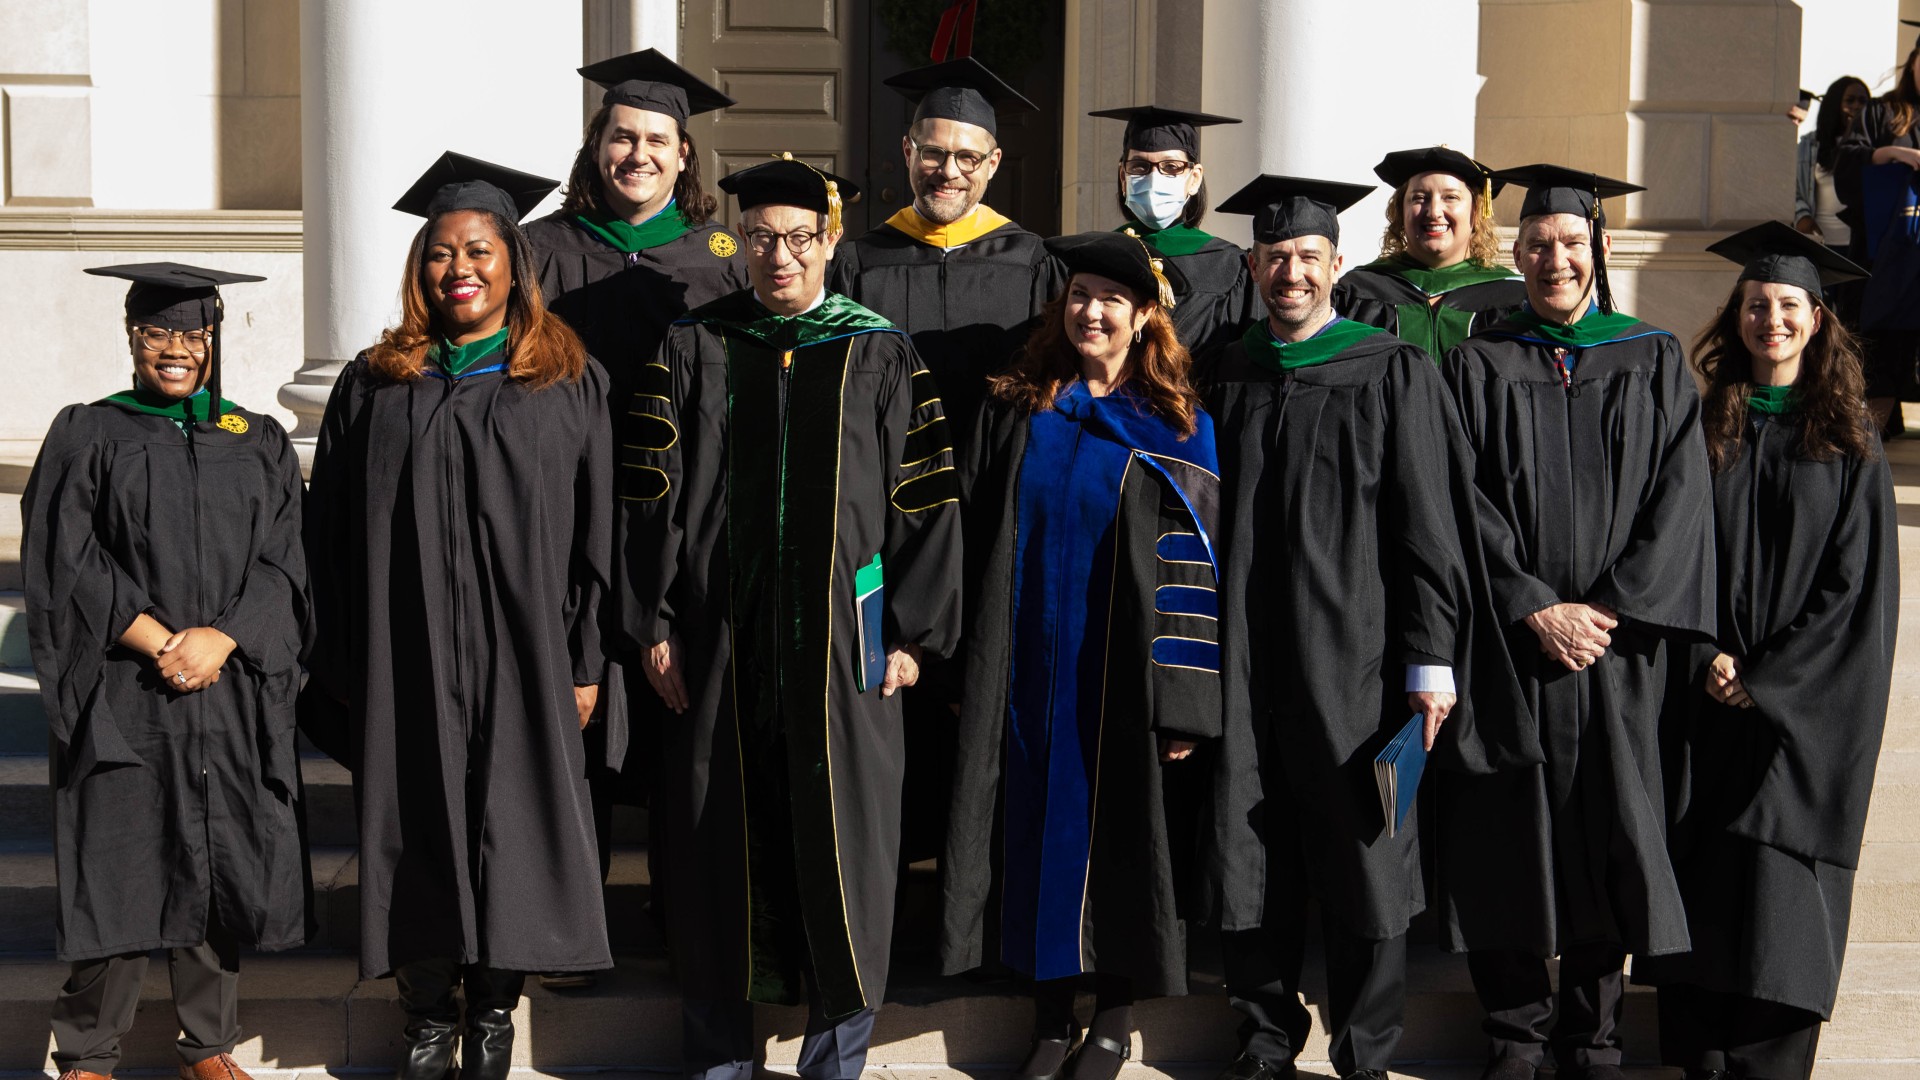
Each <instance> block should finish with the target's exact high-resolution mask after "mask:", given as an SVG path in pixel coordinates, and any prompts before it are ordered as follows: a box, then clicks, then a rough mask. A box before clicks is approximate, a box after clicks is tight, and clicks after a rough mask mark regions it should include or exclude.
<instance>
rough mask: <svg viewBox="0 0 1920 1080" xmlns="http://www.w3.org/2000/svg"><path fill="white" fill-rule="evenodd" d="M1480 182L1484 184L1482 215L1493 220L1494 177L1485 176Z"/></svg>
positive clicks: (1481, 195)
mask: <svg viewBox="0 0 1920 1080" xmlns="http://www.w3.org/2000/svg"><path fill="white" fill-rule="evenodd" d="M1480 182H1481V184H1482V185H1483V186H1482V187H1481V189H1480V216H1481V217H1483V218H1486V219H1487V220H1488V221H1492V220H1493V177H1491V176H1488V177H1484V178H1483V179H1482V180H1481V181H1480Z"/></svg>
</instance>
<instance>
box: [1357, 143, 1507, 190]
mask: <svg viewBox="0 0 1920 1080" xmlns="http://www.w3.org/2000/svg"><path fill="white" fill-rule="evenodd" d="M1433 172H1437V173H1446V174H1447V175H1448V176H1457V177H1459V178H1460V180H1461V181H1462V182H1464V183H1465V184H1466V185H1467V186H1468V187H1471V188H1473V189H1475V190H1477V191H1485V192H1486V193H1487V194H1488V196H1493V195H1498V194H1500V192H1501V190H1502V189H1504V188H1505V187H1506V186H1507V184H1506V181H1504V180H1500V181H1496V180H1495V179H1494V178H1493V170H1492V169H1489V168H1487V167H1486V166H1485V165H1482V164H1480V163H1479V162H1477V161H1475V160H1473V159H1472V158H1470V157H1468V156H1467V155H1465V154H1463V153H1461V152H1460V151H1458V150H1455V149H1453V148H1451V147H1447V146H1427V147H1422V148H1420V149H1418V150H1395V151H1394V152H1393V153H1391V154H1388V155H1387V156H1386V157H1383V158H1381V159H1380V164H1378V165H1375V166H1374V167H1373V175H1375V176H1377V177H1379V178H1380V179H1381V180H1383V181H1385V182H1386V183H1387V184H1389V185H1391V186H1392V187H1395V188H1400V187H1405V186H1406V184H1407V182H1408V181H1410V180H1412V179H1413V178H1414V177H1416V176H1419V175H1421V174H1422V173H1433Z"/></svg>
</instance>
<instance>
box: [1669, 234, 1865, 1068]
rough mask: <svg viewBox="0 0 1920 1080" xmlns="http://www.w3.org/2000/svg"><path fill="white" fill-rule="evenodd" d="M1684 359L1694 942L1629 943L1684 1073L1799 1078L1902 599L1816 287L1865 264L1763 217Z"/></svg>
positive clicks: (1832, 329)
mask: <svg viewBox="0 0 1920 1080" xmlns="http://www.w3.org/2000/svg"><path fill="white" fill-rule="evenodd" d="M1707 250H1709V251H1712V252H1715V253H1717V254H1719V255H1721V256H1723V257H1725V258H1727V259H1730V260H1732V261H1733V262H1736V263H1739V264H1741V267H1742V268H1741V271H1740V278H1739V280H1738V281H1736V282H1735V283H1734V286H1733V292H1732V293H1731V294H1730V295H1729V296H1728V297H1727V302H1726V306H1725V307H1723V308H1722V309H1721V311H1720V314H1719V316H1718V317H1717V318H1715V319H1714V321H1713V322H1712V323H1711V324H1710V325H1709V326H1708V327H1707V328H1706V329H1705V330H1704V331H1702V333H1701V334H1700V338H1699V341H1698V343H1697V344H1696V345H1695V346H1694V362H1695V364H1696V365H1697V366H1698V367H1699V369H1700V373H1701V375H1703V376H1704V377H1705V378H1706V379H1707V381H1708V387H1707V391H1706V399H1705V402H1704V405H1703V407H1702V426H1703V427H1704V428H1705V430H1706V442H1707V453H1708V456H1709V458H1710V459H1711V461H1712V462H1713V503H1714V511H1715V534H1716V536H1717V538H1718V544H1717V546H1718V554H1719V558H1718V565H1719V633H1718V636H1717V638H1716V640H1715V642H1714V643H1713V644H1711V645H1701V646H1698V647H1697V648H1696V649H1695V657H1694V662H1693V664H1692V666H1691V671H1690V673H1691V675H1692V678H1693V679H1694V680H1695V687H1696V689H1695V692H1694V695H1693V708H1692V709H1691V710H1690V714H1691V719H1690V722H1689V723H1688V724H1686V725H1685V729H1684V741H1685V747H1686V752H1685V755H1684V762H1685V765H1684V773H1683V774H1682V775H1681V776H1679V777H1670V778H1669V781H1668V784H1669V787H1670V788H1671V789H1672V790H1675V791H1678V792H1682V793H1684V794H1683V796H1682V797H1681V799H1680V800H1679V802H1678V805H1677V806H1676V808H1675V810H1674V811H1673V816H1674V821H1673V825H1672V839H1671V848H1672V851H1673V860H1674V867H1675V870H1676V872H1677V873H1678V875H1679V879H1680V895H1681V897H1682V899H1684V900H1685V901H1686V908H1687V924H1688V927H1689V929H1690V932H1691V936H1692V941H1693V947H1692V948H1691V949H1690V950H1688V951H1687V952H1684V953H1678V954H1673V955H1668V956H1649V957H1635V958H1634V964H1633V979H1634V981H1635V982H1637V983H1647V984H1652V985H1657V986H1658V987H1659V988H1660V1001H1659V1005H1660V1046H1661V1058H1662V1059H1663V1060H1664V1061H1665V1062H1666V1063H1667V1064H1669V1065H1677V1066H1680V1067H1681V1068H1683V1069H1685V1070H1686V1077H1687V1080H1746V1078H1749V1077H1751V1078H1755V1080H1758V1078H1765V1080H1806V1078H1807V1077H1808V1076H1810V1075H1811V1074H1812V1071H1813V1058H1814V1050H1815V1048H1816V1047H1817V1046H1818V1044H1819V1040H1820V1026H1821V1022H1822V1021H1824V1020H1826V1019H1828V1018H1829V1017H1831V1016H1832V1014H1833V1004H1834V999H1835V997H1836V995H1837V994H1838V991H1839V985H1840V970H1841V964H1842V961H1843V960H1844V959H1845V956H1846V949H1847V920H1848V915H1849V911H1850V908H1851V902H1852V898H1853V881H1854V873H1855V870H1856V869H1857V868H1858V866H1859V864H1860V843H1861V837H1862V835H1863V834H1864V832H1865V829H1866V821H1867V800H1868V797H1869V795H1870V794H1871V792H1872V791H1873V776H1874V767H1875V764H1876V763H1877V762H1878V760H1879V755H1880V740H1881V733H1882V731H1883V730H1884V729H1885V727H1886V722H1887V694H1888V691H1889V690H1890V689H1891V686H1892V680H1893V663H1894V638H1895V632H1896V628H1897V624H1898V622H1899V610H1900V546H1899V540H1898V537H1897V536H1896V531H1895V530H1896V524H1897V518H1898V515H1897V513H1896V509H1895V506H1894V495H1893V479H1892V476H1891V474H1890V471H1889V469H1888V467H1887V459H1886V456H1885V455H1884V454H1882V453H1881V451H1880V446H1879V440H1877V439H1876V438H1875V437H1874V431H1873V428H1872V427H1871V426H1870V425H1869V424H1868V422H1867V416H1866V406H1865V403H1864V401H1863V399H1862V397H1861V394H1860V384H1861V374H1860V358H1859V355H1858V353H1857V352H1856V351H1855V349H1854V345H1853V342H1852V340H1851V338H1852V335H1851V334H1849V333H1848V331H1847V328H1846V327H1845V326H1844V325H1843V324H1842V323H1841V322H1840V320H1839V319H1837V318H1835V317H1834V313H1833V310H1832V309H1831V308H1829V307H1828V306H1827V305H1826V304H1825V303H1824V302H1822V301H1821V299H1820V294H1821V291H1822V289H1823V287H1826V286H1830V285H1831V284H1833V283H1834V282H1835V281H1836V280H1839V279H1844V278H1847V277H1857V276H1859V275H1862V274H1864V273H1865V271H1864V270H1862V269H1861V268H1860V267H1858V266H1855V265H1854V264H1853V263H1850V262H1848V261H1847V260H1846V259H1844V258H1842V257H1840V256H1839V255H1836V254H1834V253H1833V252H1832V251H1830V250H1828V249H1827V248H1825V247H1823V246H1821V245H1820V244H1819V243H1818V242H1816V241H1814V240H1813V239H1811V238H1809V237H1807V236H1805V235H1803V234H1801V233H1796V232H1795V231H1793V230H1792V229H1790V228H1788V227H1787V226H1786V225H1783V224H1781V223H1779V222H1777V221H1770V222H1766V223H1765V224H1762V225H1757V226H1755V227H1753V228H1751V229H1747V230H1745V231H1743V232H1740V233H1737V234H1735V235H1733V236H1730V237H1728V238H1726V239H1725V240H1722V241H1720V242H1719V243H1717V244H1714V245H1713V246H1712V247H1709V248H1708V249H1707Z"/></svg>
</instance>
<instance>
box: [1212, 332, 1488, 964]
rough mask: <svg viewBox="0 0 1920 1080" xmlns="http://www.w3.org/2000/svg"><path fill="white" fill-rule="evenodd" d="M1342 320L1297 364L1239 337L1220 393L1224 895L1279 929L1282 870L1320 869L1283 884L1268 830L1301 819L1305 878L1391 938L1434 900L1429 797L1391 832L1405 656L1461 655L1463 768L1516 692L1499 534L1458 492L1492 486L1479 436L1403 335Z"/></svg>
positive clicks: (1438, 751) (1275, 833) (1224, 916)
mask: <svg viewBox="0 0 1920 1080" xmlns="http://www.w3.org/2000/svg"><path fill="white" fill-rule="evenodd" d="M1325 332H1329V333H1334V332H1337V333H1341V334H1345V335H1353V336H1352V338H1351V340H1350V341H1349V342H1348V343H1347V344H1345V346H1344V347H1343V348H1340V350H1339V351H1338V352H1336V353H1335V354H1334V355H1333V356H1332V357H1331V358H1330V359H1327V360H1325V361H1324V362H1322V363H1318V364H1314V365H1309V366H1302V367H1297V368H1294V369H1293V370H1291V371H1287V372H1285V373H1282V372H1280V371H1276V370H1274V369H1273V368H1271V367H1268V366H1266V365H1263V364H1261V363H1258V362H1256V360H1255V359H1254V355H1253V354H1252V353H1251V352H1250V349H1249V345H1248V343H1247V342H1246V341H1244V340H1243V341H1241V342H1236V343H1235V344H1233V345H1231V346H1229V347H1228V348H1227V350H1226V351H1225V352H1224V353H1222V354H1221V357H1220V361H1219V363H1218V364H1217V365H1215V366H1214V368H1213V369H1212V371H1211V372H1210V375H1209V379H1208V385H1207V386H1206V387H1205V388H1204V389H1203V391H1202V392H1203V394H1204V396H1205V399H1206V403H1207V411H1208V413H1210V414H1211V415H1212V416H1213V418H1214V423H1215V425H1216V430H1217V431H1218V432H1219V443H1220V469H1221V472H1220V475H1221V483H1222V511H1221V533H1222V535H1223V536H1224V537H1225V540H1224V543H1223V547H1224V559H1223V563H1222V573H1221V585H1220V594H1221V597H1222V602H1221V618H1222V620H1223V626H1222V629H1221V637H1222V659H1223V662H1224V664H1225V666H1224V668H1223V675H1224V678H1223V693H1224V697H1225V709H1226V726H1225V738H1224V741H1223V744H1222V750H1221V754H1220V768H1219V769H1218V771H1217V774H1216V775H1217V780H1216V792H1215V799H1214V803H1215V812H1214V816H1215V824H1214V829H1215V832H1214V837H1213V840H1212V850H1211V851H1210V859H1211V862H1212V864H1213V870H1212V873H1213V875H1214V878H1215V880H1217V881H1218V882H1219V885H1218V887H1219V889H1220V895H1219V897H1218V898H1217V899H1216V900H1210V903H1211V904H1214V905H1217V907H1218V909H1219V910H1218V912H1217V914H1218V916H1219V918H1220V919H1221V920H1222V928H1223V929H1226V930H1248V929H1254V928H1256V927H1258V926H1260V925H1261V922H1262V920H1263V918H1264V917H1265V907H1266V899H1265V894H1266V890H1267V889H1268V888H1270V887H1274V888H1298V887H1302V886H1301V885H1299V884H1295V883H1291V882H1281V881H1275V882H1273V883H1272V884H1271V885H1270V884H1269V880H1268V873H1267V868H1266V863H1267V860H1268V856H1267V853H1266V846H1267V845H1268V844H1269V843H1281V842H1288V843H1290V842H1293V840H1292V839H1291V838H1293V837H1295V836H1297V837H1299V842H1300V843H1301V844H1302V845H1303V855H1304V858H1305V860H1306V865H1307V866H1308V868H1309V878H1310V880H1309V881H1307V882H1305V883H1304V887H1307V888H1310V889H1311V890H1312V891H1313V892H1314V893H1315V894H1316V895H1317V896H1318V897H1319V899H1320V901H1321V905H1322V907H1323V909H1324V910H1326V911H1328V912H1330V913H1331V914H1332V917H1334V918H1336V919H1339V920H1340V921H1342V922H1344V923H1345V925H1346V927H1347V929H1348V930H1350V931H1351V932H1352V933H1353V934H1354V935H1356V936H1359V937H1364V938H1369V939H1373V940H1384V939H1386V938H1389V937H1393V936H1395V935H1398V934H1400V933H1402V932H1404V931H1405V930H1406V928H1407V924H1408V922H1409V920H1411V919H1412V918H1413V916H1414V915H1416V914H1418V913H1419V912H1420V911H1421V910H1422V909H1423V908H1424V907H1425V890H1424V887H1423V884H1422V875H1421V864H1420V850H1419V839H1418V837H1419V832H1420V830H1419V829H1418V828H1417V827H1416V818H1415V816H1413V815H1417V814H1418V810H1417V809H1416V810H1414V811H1412V812H1411V815H1410V816H1409V817H1408V819H1407V822H1406V824H1405V825H1404V826H1403V827H1402V828H1401V829H1400V830H1399V831H1398V833H1397V835H1396V836H1395V837H1393V838H1392V839H1389V838H1388V837H1387V836H1386V830H1385V819H1384V818H1383V817H1382V814H1381V810H1380V798H1379V793H1378V788H1377V786H1376V783H1375V780H1374V774H1373V759H1374V757H1375V756H1377V755H1378V753H1379V752H1380V751H1381V750H1382V749H1383V748H1384V747H1385V746H1386V744H1387V742H1388V741H1389V740H1390V739H1391V738H1392V737H1393V735H1394V734H1395V733H1397V732H1398V731H1399V730H1400V728H1401V727H1402V726H1403V725H1405V724H1406V723H1407V721H1408V719H1409V717H1410V716H1412V710H1411V709H1410V708H1409V707H1408V704H1407V691H1406V665H1407V664H1409V663H1417V664H1429V665H1448V666H1451V667H1452V669H1453V673H1454V679H1455V685H1456V688H1457V690H1458V691H1459V696H1460V700H1459V704H1458V705H1457V706H1456V708H1455V711H1454V713H1453V715H1452V716H1451V717H1450V718H1449V719H1448V721H1447V725H1446V726H1445V727H1444V728H1442V730H1441V735H1440V742H1439V743H1438V744H1437V745H1436V747H1435V760H1436V761H1439V762H1444V763H1447V764H1449V765H1456V766H1458V765H1459V764H1460V763H1462V762H1466V761H1473V760H1477V759H1478V755H1477V754H1476V753H1475V752H1474V751H1472V750H1470V749H1469V744H1470V743H1472V742H1473V740H1474V739H1476V738H1477V737H1478V736H1477V735H1476V732H1477V731H1478V728H1477V726H1476V723H1475V716H1476V714H1477V712H1479V711H1480V710H1478V709H1476V705H1477V704H1478V703H1479V702H1480V701H1481V700H1497V699H1499V695H1501V694H1503V693H1504V694H1505V695H1506V697H1507V698H1511V697H1512V695H1513V690H1512V688H1511V686H1508V687H1507V688H1505V689H1504V690H1503V689H1502V688H1501V687H1500V685H1499V680H1498V679H1497V678H1496V677H1495V676H1494V675H1493V674H1491V673H1490V674H1489V675H1488V676H1487V677H1486V679H1485V680H1484V683H1485V688H1484V691H1483V692H1477V691H1478V689H1479V685H1480V684H1479V683H1477V682H1476V680H1475V677H1474V676H1475V673H1474V671H1473V668H1472V664H1471V661H1472V659H1473V655H1472V651H1471V650H1470V649H1469V648H1468V644H1469V642H1471V641H1473V640H1474V626H1473V618H1472V616H1473V610H1474V606H1475V604H1474V599H1473V589H1474V583H1475V582H1476V581H1478V580H1481V578H1480V577H1478V576H1476V575H1475V574H1473V573H1470V572H1469V567H1470V566H1471V565H1475V563H1474V562H1473V561H1472V560H1477V559H1478V553H1477V543H1478V539H1477V534H1476V532H1475V528H1474V522H1473V519H1471V518H1470V517H1469V518H1462V517H1459V516H1457V515H1456V509H1455V508H1456V507H1470V506H1471V505H1472V501H1473V495H1472V487H1471V473H1470V469H1469V464H1468V463H1469V461H1470V455H1469V453H1468V451H1467V448H1466V445H1465V443H1464V442H1463V439H1462V433H1461V431H1460V427H1459V424H1458V421H1457V420H1456V418H1455V414H1454V411H1453V406H1452V403H1451V401H1450V400H1449V399H1448V395H1447V390H1446V386H1445V385H1444V384H1443V383H1442V381H1441V379H1440V376H1439V374H1438V373H1437V372H1436V371H1435V369H1434V366H1433V362H1432V361H1431V360H1429V359H1428V358H1427V356H1426V354H1425V353H1423V352H1421V351H1420V350H1418V349H1415V348H1413V347H1412V346H1410V345H1407V344H1406V343H1404V342H1402V341H1400V340H1399V339H1397V338H1395V337H1393V336H1392V335H1390V334H1386V333H1382V332H1379V331H1377V330H1372V329H1371V328H1362V327H1360V326H1359V325H1358V324H1355V323H1352V322H1344V323H1334V324H1330V325H1329V328H1328V330H1327V331H1325ZM1249 333H1250V335H1264V334H1265V333H1266V330H1265V329H1264V324H1261V325H1258V326H1256V327H1255V328H1254V329H1253V330H1251V331H1250V332H1249ZM1266 340H1270V339H1266ZM1508 681H1509V683H1510V681H1511V680H1510V677H1509V679H1508ZM1494 715H1495V716H1498V715H1499V710H1497V709H1496V710H1494ZM1281 837H1286V838H1288V839H1286V840H1281V839H1280V838H1281ZM1275 861H1276V862H1277V861H1278V859H1277V858H1276V860H1275Z"/></svg>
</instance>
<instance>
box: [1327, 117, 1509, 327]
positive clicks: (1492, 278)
mask: <svg viewBox="0 0 1920 1080" xmlns="http://www.w3.org/2000/svg"><path fill="white" fill-rule="evenodd" d="M1373 172H1374V175H1375V176H1378V177H1379V178H1380V179H1382V180H1384V181H1386V182H1387V183H1389V184H1392V185H1393V198H1392V199H1390V200H1388V202H1387V229H1386V232H1385V233H1384V234H1383V235H1382V236H1381V239H1380V258H1378V259H1376V260H1375V261H1373V262H1370V263H1368V264H1367V265H1365V266H1361V267H1357V268H1355V269H1353V270H1350V271H1348V272H1347V273H1346V274H1345V275H1344V276H1343V277H1341V278H1340V280H1339V281H1338V282H1337V283H1336V284H1335V285H1334V287H1333V307H1334V310H1336V311H1338V312H1340V313H1341V314H1342V315H1345V316H1346V317H1347V318H1349V319H1354V320H1356V321H1359V322H1363V323H1366V324H1368V325H1370V326H1378V327H1380V328H1381V329H1383V330H1386V331H1388V332H1389V333H1392V334H1395V335H1397V336H1398V337H1399V338H1400V339H1401V340H1402V341H1405V342H1407V343H1409V344H1412V345H1417V346H1419V347H1420V348H1421V349H1422V350H1423V351H1424V352H1426V354H1427V355H1428V356H1430V357H1432V358H1433V360H1434V363H1436V364H1437V363H1439V362H1440V361H1441V360H1443V359H1445V357H1446V355H1447V353H1448V351H1450V350H1451V349H1452V348H1453V347H1454V346H1455V345H1458V344H1460V343H1461V342H1462V341H1465V340H1466V339H1467V337H1468V335H1470V334H1472V333H1474V332H1475V331H1477V330H1484V329H1486V328H1487V327H1489V326H1492V325H1493V324H1494V323H1497V322H1499V321H1500V320H1501V319H1504V318H1506V317H1507V316H1508V315H1511V314H1513V313H1514V312H1516V311H1519V310H1520V308H1521V306H1522V305H1524V304H1525V303H1526V300H1527V290H1526V287H1525V286H1523V285H1521V283H1520V278H1519V276H1518V275H1516V274H1515V273H1514V272H1513V271H1512V270H1511V269H1509V268H1508V267H1507V266H1506V264H1505V261H1504V260H1503V258H1502V256H1501V252H1500V234H1499V229H1498V228H1497V227H1496V226H1495V224H1494V219H1493V198H1494V196H1496V195H1498V194H1499V193H1500V189H1501V188H1503V187H1505V186H1506V185H1505V184H1499V183H1495V182H1494V180H1493V174H1492V173H1491V172H1489V171H1488V170H1487V167H1486V166H1485V165H1482V164H1480V163H1479V162H1478V161H1475V160H1474V159H1472V158H1470V157H1468V156H1467V155H1465V154H1463V153H1461V152H1460V151H1458V150H1450V149H1448V148H1447V147H1444V146H1430V147H1426V148H1424V149H1419V150H1396V151H1394V152H1393V153H1391V154H1388V155H1387V156H1386V157H1384V158H1382V159H1381V161H1380V164H1378V165H1375V166H1374V167H1373Z"/></svg>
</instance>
